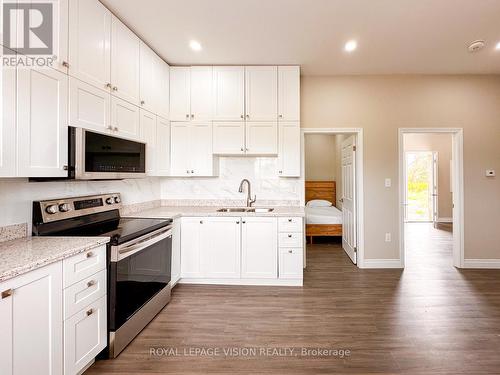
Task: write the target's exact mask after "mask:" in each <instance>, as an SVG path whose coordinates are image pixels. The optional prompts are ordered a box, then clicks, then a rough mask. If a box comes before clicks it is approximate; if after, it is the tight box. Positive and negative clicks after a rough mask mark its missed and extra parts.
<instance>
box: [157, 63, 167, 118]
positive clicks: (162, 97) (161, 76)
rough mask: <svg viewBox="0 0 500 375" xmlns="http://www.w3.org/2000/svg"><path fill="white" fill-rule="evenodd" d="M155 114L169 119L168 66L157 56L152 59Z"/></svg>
mask: <svg viewBox="0 0 500 375" xmlns="http://www.w3.org/2000/svg"><path fill="white" fill-rule="evenodd" d="M153 72H154V75H153V77H154V81H153V82H154V88H155V99H156V100H155V102H156V103H155V107H156V113H157V114H158V115H159V116H161V117H163V118H164V119H169V118H170V66H168V64H167V63H166V62H165V61H163V60H162V59H160V58H159V57H158V56H157V55H155V56H154V59H153Z"/></svg>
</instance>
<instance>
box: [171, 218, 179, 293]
mask: <svg viewBox="0 0 500 375" xmlns="http://www.w3.org/2000/svg"><path fill="white" fill-rule="evenodd" d="M171 274H172V277H171V285H172V287H173V286H174V285H175V284H177V281H179V279H180V278H181V219H175V220H174V224H173V227H172V272H171Z"/></svg>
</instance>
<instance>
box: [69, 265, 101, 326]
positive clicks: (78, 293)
mask: <svg viewBox="0 0 500 375" xmlns="http://www.w3.org/2000/svg"><path fill="white" fill-rule="evenodd" d="M105 294H106V270H102V271H99V272H98V273H96V274H94V275H92V276H90V277H87V278H86V279H83V280H82V281H78V282H76V283H75V284H73V285H71V286H70V287H68V288H66V289H64V319H68V318H69V317H70V316H72V315H74V314H76V313H77V312H78V311H80V310H82V309H83V308H84V307H85V306H87V305H89V304H91V303H92V302H94V301H96V300H98V299H99V298H101V297H102V296H104V295H105Z"/></svg>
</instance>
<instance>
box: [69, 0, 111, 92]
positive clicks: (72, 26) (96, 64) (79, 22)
mask: <svg viewBox="0 0 500 375" xmlns="http://www.w3.org/2000/svg"><path fill="white" fill-rule="evenodd" d="M110 48H111V12H110V11H109V10H108V9H106V8H105V7H104V5H102V4H101V3H100V2H99V1H97V0H70V3H69V74H70V75H71V76H73V77H76V78H79V79H80V80H82V81H84V82H87V83H89V84H91V85H94V86H96V87H97V88H100V89H106V90H109V89H110V87H111V51H110Z"/></svg>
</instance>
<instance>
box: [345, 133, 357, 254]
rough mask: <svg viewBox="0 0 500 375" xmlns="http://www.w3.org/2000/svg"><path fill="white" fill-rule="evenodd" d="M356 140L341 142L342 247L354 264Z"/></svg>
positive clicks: (353, 137)
mask: <svg viewBox="0 0 500 375" xmlns="http://www.w3.org/2000/svg"><path fill="white" fill-rule="evenodd" d="M355 146H356V138H355V136H350V137H348V138H347V139H346V140H344V141H343V142H342V247H343V249H344V251H345V252H346V253H347V255H348V256H349V258H351V260H352V261H353V263H354V264H356V247H357V223H356V216H357V214H356V210H357V208H356V151H355Z"/></svg>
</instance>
